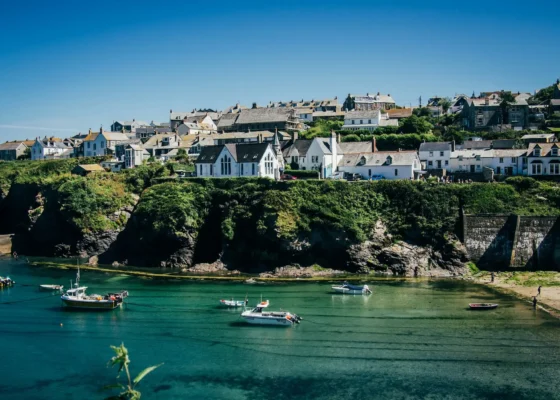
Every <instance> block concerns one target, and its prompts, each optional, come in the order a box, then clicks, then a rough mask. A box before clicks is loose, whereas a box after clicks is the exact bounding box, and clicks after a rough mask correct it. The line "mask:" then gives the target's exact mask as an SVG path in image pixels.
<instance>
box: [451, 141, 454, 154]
mask: <svg viewBox="0 0 560 400" xmlns="http://www.w3.org/2000/svg"><path fill="white" fill-rule="evenodd" d="M451 151H453V152H454V151H455V140H453V141H452V142H451Z"/></svg>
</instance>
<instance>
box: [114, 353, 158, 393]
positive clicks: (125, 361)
mask: <svg viewBox="0 0 560 400" xmlns="http://www.w3.org/2000/svg"><path fill="white" fill-rule="evenodd" d="M111 348H112V349H113V351H114V352H115V355H114V356H113V357H112V358H111V360H109V363H108V365H109V366H111V367H114V366H115V365H118V366H119V372H118V375H117V379H119V375H120V373H121V371H122V370H123V369H124V372H125V373H126V377H127V380H128V382H127V384H126V385H123V384H121V383H118V382H117V383H115V384H113V385H107V386H105V387H104V389H119V390H122V392H120V393H119V394H118V395H116V396H109V397H107V398H106V399H105V400H139V399H140V396H141V393H140V392H139V391H138V390H136V386H137V385H138V384H139V383H140V381H141V380H142V379H144V377H145V376H146V375H148V374H149V373H150V372H152V371H153V370H154V369H156V368H158V367H160V366H162V365H163V364H159V365H153V366H151V367H148V368H146V369H144V370H143V371H142V372H140V373H139V374H138V375H137V376H136V378H134V380H132V379H131V377H130V371H129V369H128V366H129V364H130V358H128V350H127V349H126V347H124V343H121V345H120V346H119V347H116V346H111Z"/></svg>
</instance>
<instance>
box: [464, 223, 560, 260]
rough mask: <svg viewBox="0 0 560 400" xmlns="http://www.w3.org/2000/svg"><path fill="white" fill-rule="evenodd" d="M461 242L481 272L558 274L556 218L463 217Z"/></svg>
mask: <svg viewBox="0 0 560 400" xmlns="http://www.w3.org/2000/svg"><path fill="white" fill-rule="evenodd" d="M463 239H464V242H465V247H466V248H467V252H468V254H469V257H470V259H471V260H472V261H474V262H475V263H476V264H477V265H478V266H479V267H481V268H483V269H489V270H503V269H509V268H519V269H528V270H532V269H535V270H536V269H538V270H560V218H558V217H522V216H517V215H465V216H464V217H463Z"/></svg>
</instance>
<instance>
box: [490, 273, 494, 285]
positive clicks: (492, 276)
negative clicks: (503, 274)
mask: <svg viewBox="0 0 560 400" xmlns="http://www.w3.org/2000/svg"><path fill="white" fill-rule="evenodd" d="M490 277H491V279H492V280H491V282H492V283H493V282H494V271H492V273H491V274H490Z"/></svg>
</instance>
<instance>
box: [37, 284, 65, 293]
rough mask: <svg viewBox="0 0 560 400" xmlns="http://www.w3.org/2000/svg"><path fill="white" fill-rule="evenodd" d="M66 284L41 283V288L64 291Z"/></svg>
mask: <svg viewBox="0 0 560 400" xmlns="http://www.w3.org/2000/svg"><path fill="white" fill-rule="evenodd" d="M63 288H64V286H62V285H39V289H40V290H47V291H48V290H52V291H60V292H61V291H62V289H63Z"/></svg>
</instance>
